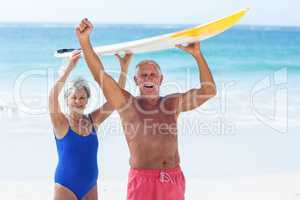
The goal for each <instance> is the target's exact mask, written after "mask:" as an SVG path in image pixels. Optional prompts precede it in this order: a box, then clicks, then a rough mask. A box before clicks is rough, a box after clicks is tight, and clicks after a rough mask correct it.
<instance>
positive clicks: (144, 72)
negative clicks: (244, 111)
mask: <svg viewBox="0 0 300 200" xmlns="http://www.w3.org/2000/svg"><path fill="white" fill-rule="evenodd" d="M92 30H93V26H92V24H91V22H90V21H88V20H87V19H84V20H82V21H81V23H80V24H79V25H78V27H77V28H76V34H77V37H78V40H79V42H80V45H81V47H82V50H83V53H84V57H85V60H86V62H87V64H88V67H89V69H90V71H91V73H92V74H93V77H94V79H95V81H97V83H98V84H99V86H100V87H101V88H102V90H103V93H104V95H105V97H106V99H107V100H108V102H109V103H110V104H111V105H113V107H114V108H115V109H117V111H118V113H119V115H120V117H121V120H122V126H123V129H124V133H125V136H126V140H127V143H128V147H129V152H130V166H131V169H130V172H129V178H128V191H127V199H128V200H183V199H184V193H185V178H184V175H183V173H182V171H181V169H180V165H179V162H180V159H179V153H178V141H177V119H178V116H179V114H180V113H181V112H185V111H190V110H193V109H195V108H197V107H199V106H200V105H202V104H203V103H204V102H206V101H207V100H208V99H210V98H211V97H213V96H215V95H216V86H215V83H214V80H213V77H212V74H211V72H210V70H209V68H208V65H207V63H206V61H205V59H204V57H203V55H202V53H201V51H200V45H199V43H193V44H189V45H188V46H181V45H179V46H177V47H178V48H181V49H182V50H184V51H185V52H188V53H189V54H191V55H192V56H193V57H194V59H195V60H196V62H197V64H198V67H199V73H200V75H199V76H200V82H201V87H200V88H195V89H191V90H189V91H187V92H185V93H176V94H170V95H167V96H164V97H162V96H160V86H161V83H162V80H163V75H162V73H161V70H160V67H159V65H158V64H157V63H156V62H155V61H152V60H145V61H142V62H140V63H139V64H138V65H137V70H136V75H135V76H134V80H135V83H136V85H137V86H138V88H139V90H140V95H139V96H133V95H132V94H130V93H129V92H128V91H126V90H125V89H122V88H121V87H120V86H119V85H118V84H117V82H116V81H115V80H114V79H112V77H111V76H110V75H108V74H107V73H106V72H105V70H104V67H103V65H102V63H101V61H100V59H99V57H98V56H97V55H96V53H95V52H94V51H93V48H92V45H91V43H90V38H89V36H90V33H91V32H92Z"/></svg>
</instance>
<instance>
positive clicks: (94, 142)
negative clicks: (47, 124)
mask: <svg viewBox="0 0 300 200" xmlns="http://www.w3.org/2000/svg"><path fill="white" fill-rule="evenodd" d="M55 141H56V147H57V153H58V165H57V167H56V171H55V183H58V184H60V185H62V186H65V187H67V188H68V189H69V190H71V191H72V192H73V193H74V194H75V195H76V197H77V198H78V199H81V198H82V197H84V196H85V195H86V194H87V193H88V192H89V191H90V190H91V189H92V188H93V187H94V186H95V185H96V184H97V179H98V164H97V152H98V138H97V134H96V131H95V129H94V128H93V130H92V132H91V133H90V134H89V135H88V136H81V135H79V134H77V133H76V132H74V131H73V130H72V129H71V128H70V127H69V130H68V132H67V134H66V135H65V136H64V137H63V138H62V139H57V138H55Z"/></svg>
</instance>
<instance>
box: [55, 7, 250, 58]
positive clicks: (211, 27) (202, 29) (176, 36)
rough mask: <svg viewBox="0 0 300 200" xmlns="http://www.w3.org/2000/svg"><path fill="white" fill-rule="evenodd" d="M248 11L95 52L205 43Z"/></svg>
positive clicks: (66, 52)
mask: <svg viewBox="0 0 300 200" xmlns="http://www.w3.org/2000/svg"><path fill="white" fill-rule="evenodd" d="M248 10H249V9H248V8H247V9H243V10H240V11H238V12H235V13H233V14H231V15H229V16H226V17H223V18H220V19H217V20H215V21H212V22H209V23H206V24H202V25H199V26H195V27H192V28H188V29H184V30H182V31H178V32H174V33H169V34H164V35H159V36H155V37H150V38H145V39H140V40H135V41H129V42H122V43H118V44H112V45H104V46H99V47H95V48H94V50H95V52H96V54H98V55H101V56H103V55H114V54H116V53H118V54H123V53H127V52H130V53H134V54H137V53H146V52H153V51H160V50H166V49H172V48H175V46H176V45H178V44H183V45H185V44H188V43H192V42H197V41H203V40H206V39H208V38H211V37H214V36H216V35H218V34H220V33H223V32H224V31H226V30H227V29H229V28H231V27H232V26H233V25H235V24H236V23H237V22H238V21H239V20H240V19H241V18H242V17H243V16H245V14H246V13H247V12H248ZM73 50H76V49H59V50H57V51H56V52H55V55H54V56H55V57H58V58H68V57H70V56H71V55H72V51H73Z"/></svg>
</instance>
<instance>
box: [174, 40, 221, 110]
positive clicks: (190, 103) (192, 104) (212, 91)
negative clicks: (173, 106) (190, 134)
mask: <svg viewBox="0 0 300 200" xmlns="http://www.w3.org/2000/svg"><path fill="white" fill-rule="evenodd" d="M177 47H178V48H180V49H182V50H183V51H185V52H187V53H189V54H191V55H192V56H193V57H194V58H195V60H196V62H197V65H198V68H199V73H200V74H199V78H200V84H201V87H200V88H195V89H191V90H189V91H187V92H185V93H182V94H179V104H178V112H179V113H180V112H185V111H189V110H193V109H195V108H197V107H199V106H200V105H201V104H203V103H204V102H206V101H207V100H208V99H210V98H212V97H213V96H215V95H216V93H217V90H216V85H215V82H214V79H213V76H212V74H211V72H210V70H209V68H208V65H207V63H206V61H205V58H204V56H203V55H202V53H201V51H200V44H199V42H197V43H192V44H189V45H188V46H186V47H185V46H182V45H178V46H177Z"/></svg>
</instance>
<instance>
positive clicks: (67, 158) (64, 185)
mask: <svg viewBox="0 0 300 200" xmlns="http://www.w3.org/2000/svg"><path fill="white" fill-rule="evenodd" d="M116 56H117V58H118V60H119V62H120V65H121V74H120V77H119V85H120V87H122V88H124V86H125V82H126V75H127V70H128V65H129V62H130V60H131V57H132V55H130V54H127V55H125V57H124V58H121V57H120V56H119V55H116ZM79 58H80V52H74V53H73V55H72V57H71V58H70V61H69V64H68V65H67V66H66V68H65V69H64V71H63V72H62V73H61V75H60V76H59V78H58V80H57V81H56V82H55V84H54V86H53V88H52V89H51V92H50V95H49V111H50V117H51V121H52V125H53V130H54V134H55V140H56V146H57V152H58V158H59V161H58V165H57V168H56V171H55V190H54V199H55V200H73V199H74V200H76V199H93V200H94V199H97V198H98V192H97V179H98V164H97V151H98V138H97V134H96V133H97V127H98V126H99V125H100V124H101V123H102V122H103V121H104V120H105V119H106V118H107V117H108V116H109V115H110V114H111V113H112V112H113V107H112V106H111V105H110V104H109V103H105V104H104V105H103V106H102V107H100V108H98V109H96V110H95V111H93V112H91V113H89V114H84V110H85V108H86V105H87V103H88V100H89V97H90V96H91V94H90V89H89V87H88V85H87V83H86V81H85V80H83V79H78V80H76V81H74V82H73V84H72V87H71V88H70V89H68V90H67V91H66V93H65V100H66V102H67V107H68V112H67V114H64V113H62V111H61V110H60V105H59V100H58V97H59V93H60V92H61V90H62V88H63V86H64V84H65V81H66V79H67V77H68V76H69V74H70V72H71V71H72V70H73V69H74V68H75V66H76V64H77V62H78V60H79Z"/></svg>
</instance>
